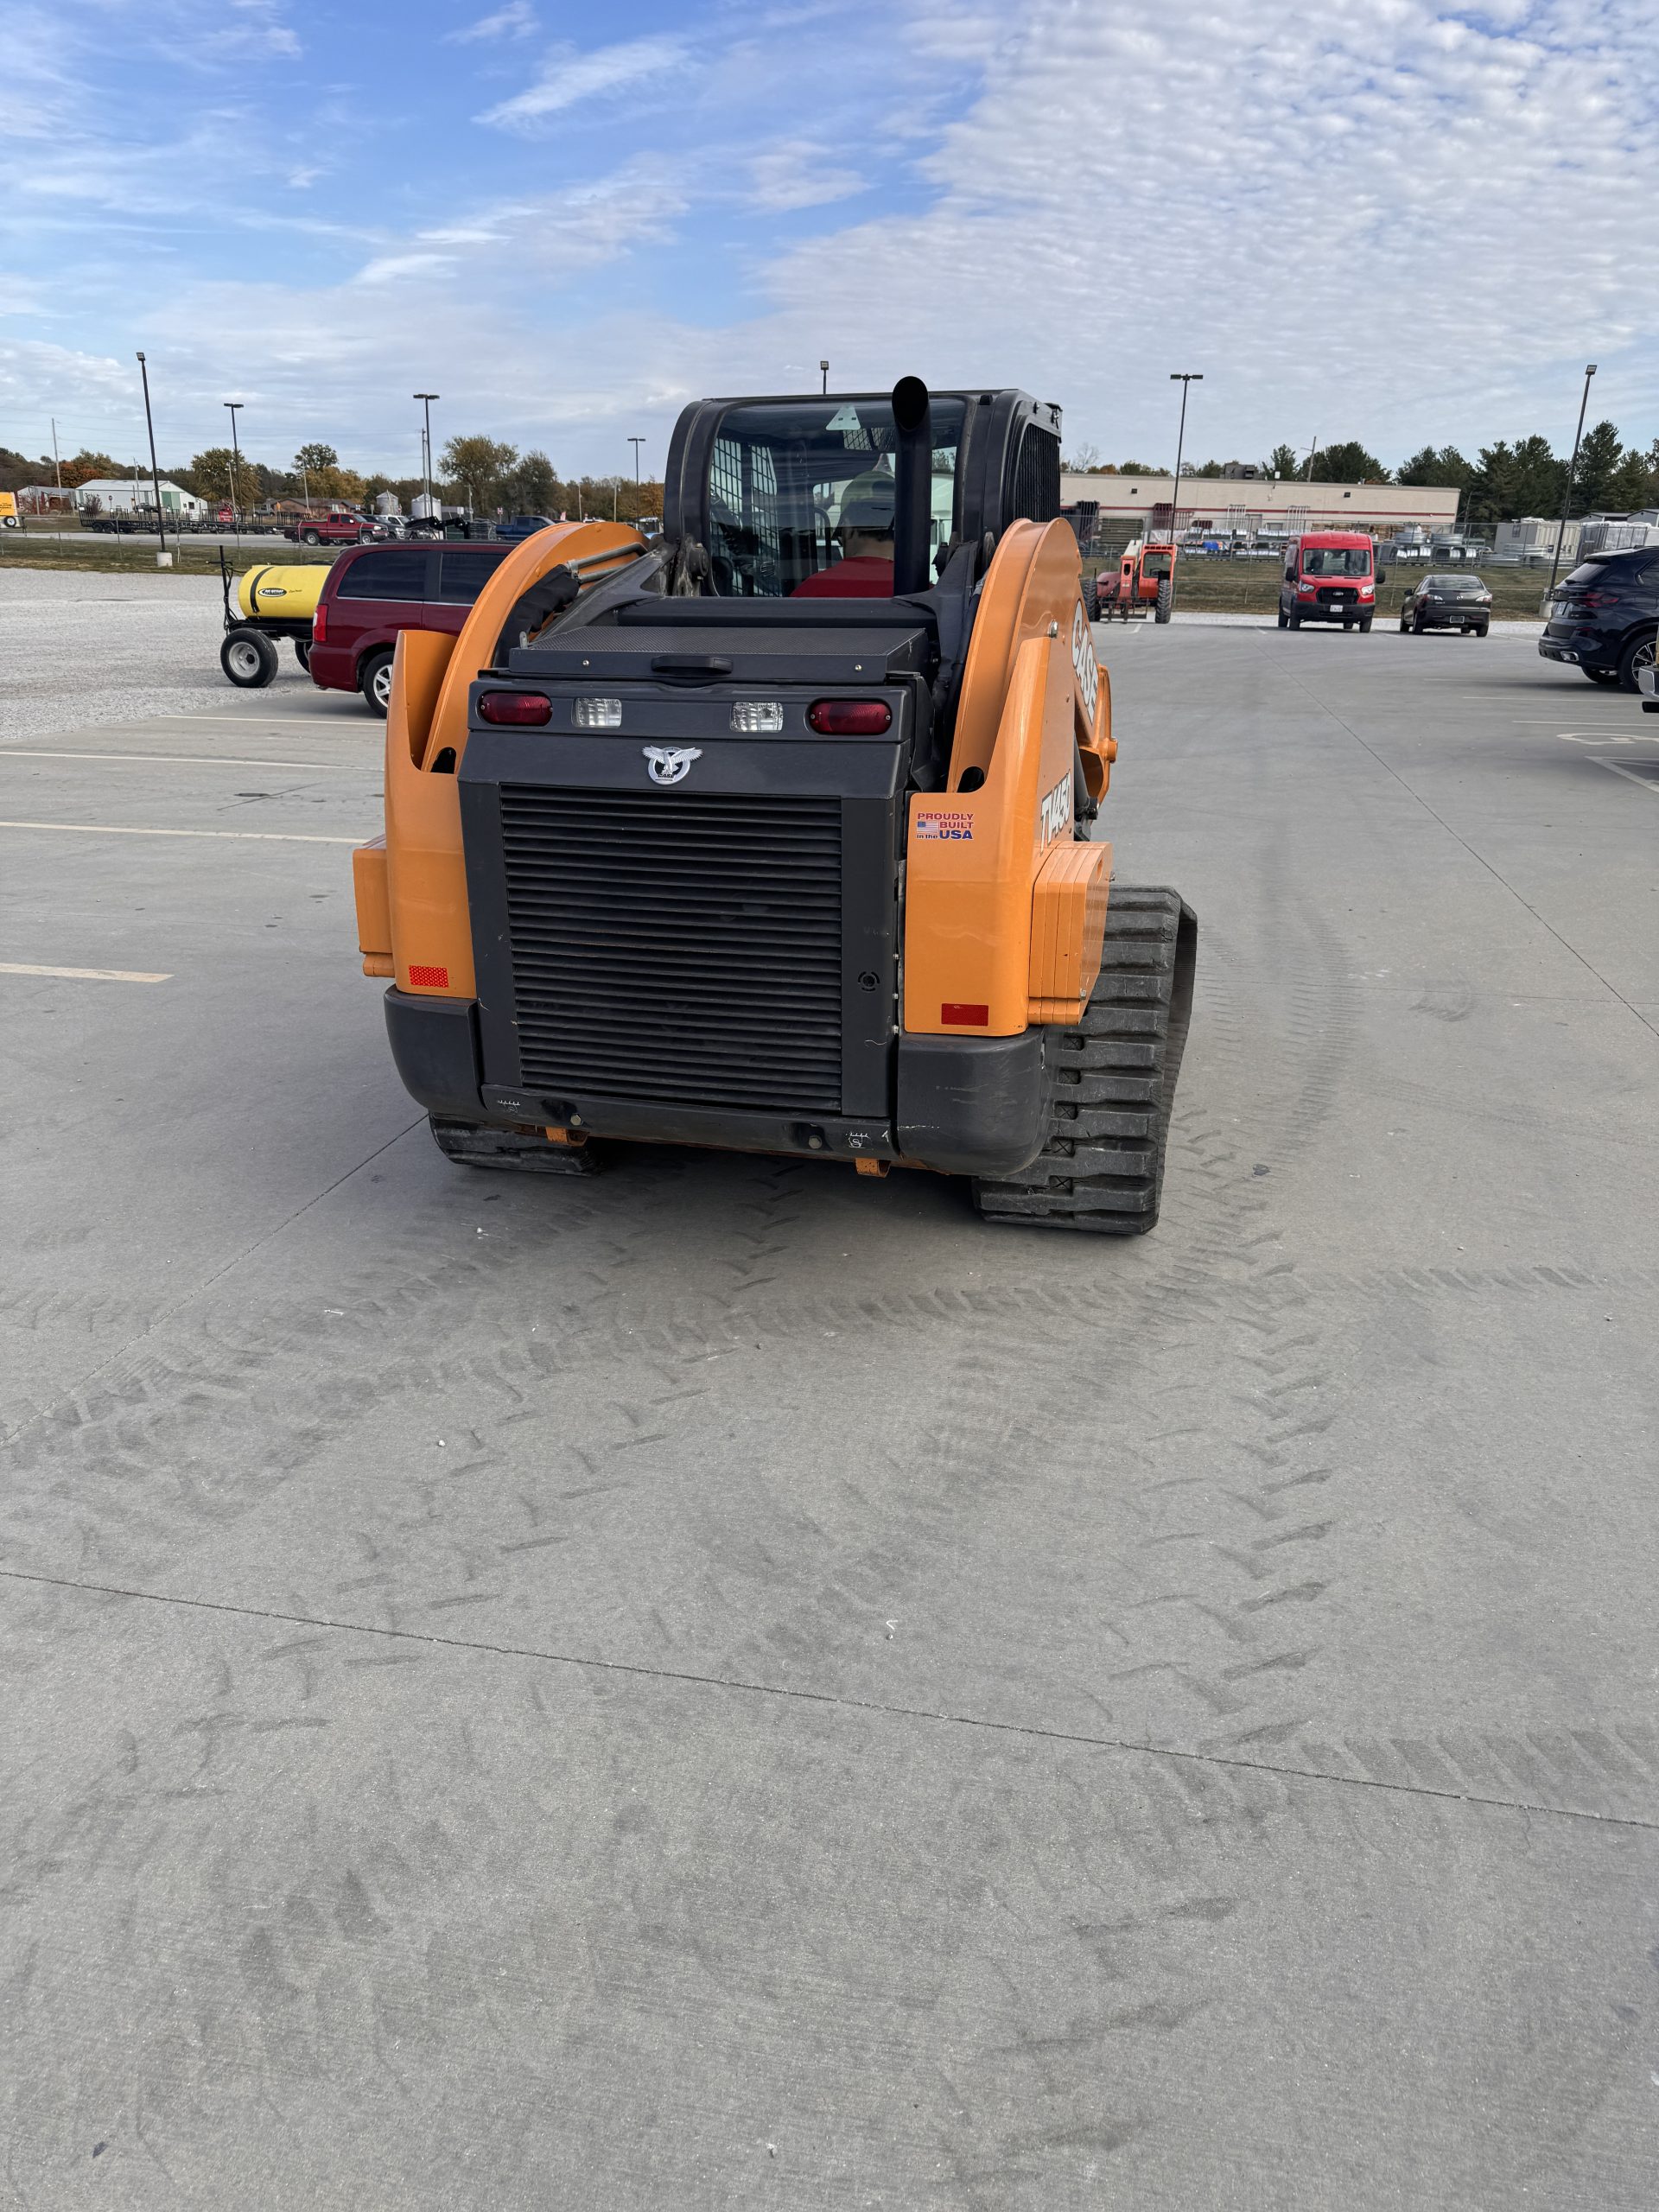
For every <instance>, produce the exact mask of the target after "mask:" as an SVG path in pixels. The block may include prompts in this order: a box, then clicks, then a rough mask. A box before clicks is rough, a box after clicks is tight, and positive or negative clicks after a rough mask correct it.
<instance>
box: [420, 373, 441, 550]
mask: <svg viewBox="0 0 1659 2212" xmlns="http://www.w3.org/2000/svg"><path fill="white" fill-rule="evenodd" d="M415 397H416V399H418V400H419V401H420V403H421V413H422V415H423V416H424V417H425V421H426V434H425V441H424V450H425V453H426V467H425V468H424V469H423V471H422V474H421V481H422V482H423V484H424V486H426V518H427V520H428V522H430V521H431V519H432V403H433V401H434V400H435V399H442V397H443V394H442V392H439V391H417V392H416V394H415Z"/></svg>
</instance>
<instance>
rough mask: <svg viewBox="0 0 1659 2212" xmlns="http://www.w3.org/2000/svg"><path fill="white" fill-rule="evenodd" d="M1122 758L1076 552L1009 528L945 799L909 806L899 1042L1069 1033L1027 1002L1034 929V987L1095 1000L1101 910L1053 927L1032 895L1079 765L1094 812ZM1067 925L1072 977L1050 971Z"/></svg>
mask: <svg viewBox="0 0 1659 2212" xmlns="http://www.w3.org/2000/svg"><path fill="white" fill-rule="evenodd" d="M1079 752H1080V753H1081V755H1082V760H1083V772H1084V782H1085V783H1086V784H1087V785H1088V788H1089V791H1090V794H1091V795H1092V796H1093V797H1096V798H1098V797H1099V796H1100V794H1101V793H1102V792H1103V791H1104V790H1105V788H1106V784H1107V779H1108V777H1109V772H1110V764H1111V761H1112V759H1113V756H1114V753H1115V752H1116V747H1115V745H1114V744H1113V741H1112V737H1111V695H1110V688H1109V685H1108V683H1107V681H1106V678H1105V675H1104V672H1103V671H1102V669H1101V668H1100V666H1099V664H1098V663H1097V662H1096V658H1095V650H1094V640H1093V638H1092V635H1091V633H1090V627H1089V620H1088V617H1087V615H1086V614H1085V613H1084V607H1083V594H1082V575H1081V569H1080V564H1079V562H1078V558H1077V538H1076V537H1075V536H1074V535H1073V534H1072V531H1071V527H1070V525H1069V524H1065V523H1064V522H1052V523H1047V524H1042V523H1034V522H1016V523H1013V524H1010V525H1009V527H1008V528H1007V530H1006V531H1004V532H1003V535H1002V541H1001V544H1000V545H999V546H998V547H997V550H996V552H995V556H993V558H992V561H991V565H990V567H989V569H988V570H987V572H986V575H985V581H984V583H983V584H982V587H981V589H980V603H979V608H978V611H977V613H976V615H975V618H974V633H973V638H972V640H971V642H970V644H969V649H968V662H967V666H966V668H965V669H964V671H963V688H962V700H961V704H960V706H959V708H958V709H957V728H956V735H955V739H954V741H953V744H952V747H951V755H950V776H949V778H948V779H947V784H946V788H945V790H944V791H943V792H939V791H921V792H917V793H914V794H913V795H912V798H911V802H910V836H909V843H908V855H907V862H906V892H905V1010H904V1020H905V1027H906V1029H907V1030H911V1031H914V1032H917V1033H920V1034H923V1035H931V1036H956V1035H963V1034H965V1035H979V1036H988V1037H1008V1036H1014V1035H1017V1034H1018V1033H1020V1031H1021V1030H1023V1029H1024V1028H1026V1027H1027V1025H1028V1023H1029V1022H1030V1021H1031V1020H1037V1019H1040V1020H1049V1019H1064V1018H1065V1015H1051V1014H1046V1013H1045V1014H1033V1011H1032V1008H1033V1002H1035V1001H1042V1003H1043V1004H1044V1005H1045V1006H1047V1005H1048V1004H1050V1003H1052V1004H1053V1005H1055V1006H1059V1007H1065V1008H1066V1009H1067V1010H1068V1012H1069V1014H1070V1017H1071V1019H1074V1020H1075V1018H1076V1011H1077V1008H1076V1002H1075V991H1074V989H1072V988H1067V989H1064V990H1060V989H1057V990H1056V991H1053V992H1050V991H1048V990H1046V989H1045V990H1042V991H1038V990H1036V989H1034V988H1033V982H1032V976H1033V938H1032V931H1033V923H1036V924H1037V925H1039V928H1052V930H1053V931H1056V932H1057V934H1056V936H1055V938H1054V940H1053V944H1052V946H1051V947H1050V948H1049V949H1048V950H1046V951H1044V952H1041V953H1040V954H1039V955H1038V956H1037V957H1039V967H1040V971H1041V973H1042V974H1043V976H1045V977H1049V978H1058V979H1059V980H1060V981H1061V982H1065V983H1066V984H1067V985H1068V987H1069V986H1070V985H1071V979H1072V978H1073V977H1082V976H1085V975H1086V976H1087V978H1088V982H1089V984H1092V982H1093V980H1094V977H1095V975H1096V973H1097V972H1098V969H1099V962H1100V949H1101V940H1102V937H1103V931H1104V927H1105V914H1104V908H1103V904H1102V903H1101V901H1100V900H1099V899H1095V900H1094V901H1092V902H1091V901H1090V899H1088V898H1087V897H1086V896H1082V897H1081V902H1080V904H1077V905H1075V906H1074V907H1070V908H1069V907H1066V906H1065V900H1064V898H1061V899H1060V908H1059V912H1058V913H1055V914H1051V913H1050V912H1049V911H1048V902H1047V901H1043V902H1039V901H1038V900H1037V899H1036V898H1035V895H1034V887H1035V885H1036V884H1037V882H1038V880H1039V876H1040V874H1041V872H1042V871H1043V870H1044V868H1046V866H1047V864H1048V862H1049V860H1050V857H1051V854H1052V849H1054V848H1056V847H1057V846H1062V845H1063V846H1065V847H1071V846H1072V845H1073V844H1074V842H1075V840H1074V838H1073V836H1072V820H1073V814H1074V810H1075V806H1076V801H1077V792H1076V791H1075V789H1074V771H1075V767H1076V763H1077V756H1078V753H1079ZM1078 849H1079V850H1082V851H1084V852H1088V851H1090V850H1091V849H1092V850H1094V851H1096V852H1097V853H1101V854H1106V853H1107V852H1108V851H1109V849H1108V848H1107V847H1105V846H1099V847H1094V848H1090V847H1086V846H1085V847H1079V848H1078ZM1069 865H1075V864H1069ZM1084 865H1085V866H1087V865H1090V864H1088V863H1085V864H1084ZM1056 896H1057V897H1058V896H1059V893H1058V881H1057V887H1056ZM1062 918H1065V928H1066V929H1067V930H1069V931H1070V935H1069V936H1068V937H1067V938H1066V940H1065V941H1066V943H1067V944H1069V945H1070V947H1071V954H1070V958H1071V966H1070V967H1066V966H1065V964H1064V963H1061V964H1060V965H1059V966H1057V965H1056V964H1055V963H1057V962H1058V961H1060V954H1059V951H1058V945H1059V943H1060V938H1059V935H1058V932H1059V931H1060V930H1061V927H1062ZM1084 988H1085V989H1086V988H1087V986H1084Z"/></svg>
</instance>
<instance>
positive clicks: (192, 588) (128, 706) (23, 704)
mask: <svg viewBox="0 0 1659 2212" xmlns="http://www.w3.org/2000/svg"><path fill="white" fill-rule="evenodd" d="M223 635H224V608H223V603H222V601H221V600H220V596H219V579H218V578H217V577H216V576H214V577H207V576H167V575H155V576H125V575H85V576H83V575H70V574H67V573H66V572H65V571H64V570H62V569H20V568H13V567H11V566H10V565H9V566H7V567H5V568H3V569H0V671H3V673H0V740H3V741H5V742H7V743H9V744H14V745H15V744H21V743H22V741H24V740H25V739H26V738H29V737H31V736H39V735H45V734H49V733H50V732H51V731H53V730H59V729H62V728H64V727H65V726H66V723H67V724H69V725H70V726H73V727H74V728H83V729H84V728H92V727H94V726H96V725H98V724H99V723H105V722H123V721H142V720H143V719H144V718H145V717H146V716H149V715H170V714H185V713H188V712H190V711H191V710H192V709H196V710H201V709H204V708H205V707H206V706H207V704H208V701H207V699H204V697H203V694H204V693H207V694H209V695H211V697H212V699H213V700H214V701H218V700H220V699H222V698H225V697H226V696H233V695H232V691H231V686H230V685H229V684H228V683H226V680H225V677H224V674H223V672H222V671H221V670H220V668H219V640H220V639H221V638H222V637H223ZM273 690H274V691H275V692H277V693H286V692H290V691H294V692H299V693H301V694H302V696H305V697H307V698H308V699H309V698H315V696H316V695H315V691H314V690H313V689H312V686H311V684H310V683H309V681H308V678H307V677H305V676H304V675H303V673H302V671H301V670H300V668H299V667H298V665H297V664H296V662H295V661H294V659H293V658H292V656H291V655H286V656H284V658H283V670H282V673H281V674H280V675H279V677H277V684H276V686H275V687H273Z"/></svg>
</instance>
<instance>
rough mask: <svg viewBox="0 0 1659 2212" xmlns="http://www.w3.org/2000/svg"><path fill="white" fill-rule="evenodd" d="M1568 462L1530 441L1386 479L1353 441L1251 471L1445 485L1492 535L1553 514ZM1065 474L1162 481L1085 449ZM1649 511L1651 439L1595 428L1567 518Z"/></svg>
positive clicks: (1658, 487) (1283, 449)
mask: <svg viewBox="0 0 1659 2212" xmlns="http://www.w3.org/2000/svg"><path fill="white" fill-rule="evenodd" d="M1571 458H1572V456H1571V454H1570V453H1567V454H1556V453H1554V452H1553V451H1552V450H1551V448H1550V443H1549V441H1548V438H1543V437H1539V436H1537V435H1533V436H1531V437H1525V438H1518V439H1516V442H1515V443H1514V444H1513V445H1510V443H1508V442H1506V441H1505V440H1503V439H1500V440H1499V441H1498V442H1497V444H1496V445H1490V446H1483V447H1482V448H1480V451H1479V452H1478V454H1477V455H1476V457H1475V458H1474V460H1473V461H1471V460H1469V459H1468V458H1467V456H1466V455H1465V454H1462V453H1460V452H1459V449H1458V448H1457V447H1456V446H1424V447H1423V448H1421V451H1420V452H1418V453H1414V454H1412V455H1411V456H1410V457H1409V459H1408V460H1406V461H1402V462H1401V463H1400V466H1399V467H1397V468H1395V469H1392V470H1390V469H1389V468H1388V467H1386V466H1385V465H1384V464H1383V462H1382V461H1379V460H1378V459H1377V457H1376V454H1373V453H1371V452H1370V451H1368V450H1367V448H1365V447H1364V446H1363V445H1362V444H1361V442H1359V440H1358V439H1357V438H1346V439H1338V440H1333V441H1332V443H1331V444H1329V445H1325V446H1320V447H1319V448H1318V450H1317V451H1316V452H1315V453H1314V454H1313V455H1312V456H1311V457H1310V456H1309V455H1308V454H1298V453H1297V451H1296V449H1295V448H1294V446H1289V445H1276V446H1275V447H1274V448H1273V451H1272V452H1271V453H1270V454H1268V457H1267V459H1266V460H1265V461H1261V462H1260V463H1258V467H1259V469H1260V472H1261V474H1262V475H1263V476H1278V477H1281V478H1283V479H1286V480H1291V479H1294V478H1297V477H1304V476H1306V475H1308V474H1310V465H1311V474H1312V475H1313V479H1314V480H1315V481H1316V482H1319V483H1322V484H1424V485H1428V484H1435V485H1446V484H1453V485H1455V486H1457V488H1458V490H1459V492H1461V493H1463V494H1464V495H1465V496H1464V503H1463V507H1462V510H1461V512H1462V517H1463V526H1464V528H1465V530H1472V531H1492V530H1493V529H1495V528H1496V527H1497V524H1499V523H1501V522H1509V521H1510V520H1511V519H1513V518H1515V517H1516V516H1517V515H1556V514H1559V513H1560V511H1561V499H1562V496H1563V494H1564V493H1566V490H1567V469H1568V466H1569V463H1570V461H1571ZM1237 466H1238V463H1237V462H1236V461H1228V462H1222V461H1202V462H1194V461H1183V462H1182V464H1181V475H1182V477H1183V479H1185V478H1187V477H1219V476H1223V475H1224V474H1226V471H1227V470H1228V469H1229V468H1236V467H1237ZM1065 467H1066V468H1068V469H1071V470H1075V471H1077V473H1079V474H1084V475H1090V476H1159V475H1164V474H1167V471H1166V469H1162V468H1154V467H1148V466H1147V463H1145V462H1144V461H1117V462H1110V461H1101V460H1100V458H1099V456H1098V455H1097V454H1096V453H1095V452H1094V450H1093V448H1089V447H1084V448H1082V451H1081V453H1080V454H1079V457H1078V459H1077V461H1067V462H1065ZM1653 506H1659V438H1656V439H1655V440H1654V442H1653V443H1652V444H1651V445H1649V447H1647V448H1646V449H1645V450H1643V449H1642V448H1638V447H1636V446H1627V445H1626V444H1625V443H1624V439H1623V437H1622V436H1621V435H1620V433H1619V430H1618V425H1617V424H1616V423H1610V422H1606V421H1603V422H1600V423H1597V424H1596V425H1595V427H1594V429H1590V430H1586V432H1585V434H1584V440H1583V442H1582V444H1581V445H1580V448H1579V462H1578V467H1577V468H1576V469H1575V470H1574V471H1573V498H1572V512H1573V513H1574V514H1575V515H1586V514H1592V513H1605V512H1612V513H1615V514H1618V513H1623V512H1628V511H1630V510H1631V509H1635V508H1640V507H1653Z"/></svg>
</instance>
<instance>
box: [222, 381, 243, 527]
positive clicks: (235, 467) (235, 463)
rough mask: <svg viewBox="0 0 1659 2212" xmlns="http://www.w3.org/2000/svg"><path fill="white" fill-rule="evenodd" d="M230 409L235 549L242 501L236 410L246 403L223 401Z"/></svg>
mask: <svg viewBox="0 0 1659 2212" xmlns="http://www.w3.org/2000/svg"><path fill="white" fill-rule="evenodd" d="M225 404H226V407H228V408H229V409H230V410H231V528H232V530H233V531H235V532H236V550H237V551H238V553H240V552H241V550H242V503H241V500H240V499H239V498H238V493H237V483H236V480H237V477H238V474H240V473H241V467H242V448H241V447H240V446H239V445H238V443H237V442H236V411H237V410H238V407H241V406H244V405H245V404H246V403H245V401H243V400H240V399H227V400H226V402H225Z"/></svg>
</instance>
